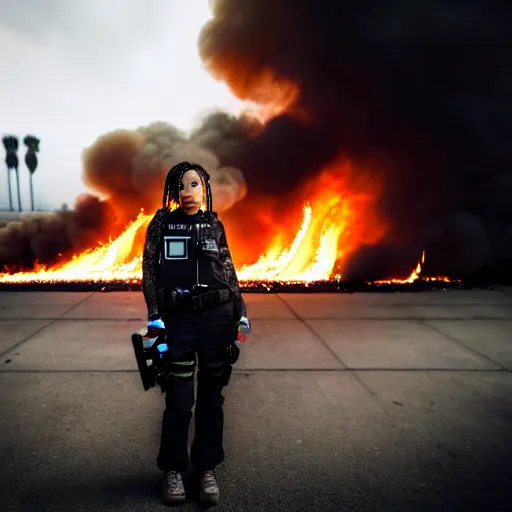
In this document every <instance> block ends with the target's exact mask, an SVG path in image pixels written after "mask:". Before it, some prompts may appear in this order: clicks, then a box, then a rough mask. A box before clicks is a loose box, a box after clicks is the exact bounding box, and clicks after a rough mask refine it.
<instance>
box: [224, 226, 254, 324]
mask: <svg viewBox="0 0 512 512" xmlns="http://www.w3.org/2000/svg"><path fill="white" fill-rule="evenodd" d="M217 222H218V224H219V240H218V246H219V259H220V261H221V262H222V264H223V265H224V269H225V272H226V277H227V280H228V284H229V287H230V288H231V290H232V291H233V293H234V294H235V303H236V307H237V312H238V314H239V316H241V317H242V316H245V317H247V308H246V305H245V301H244V299H243V298H242V294H241V293H240V284H239V282H238V276H237V275H236V269H235V265H234V264H233V259H232V257H231V252H230V250H229V245H228V241H227V237H226V230H225V229H224V224H222V222H221V221H220V220H217Z"/></svg>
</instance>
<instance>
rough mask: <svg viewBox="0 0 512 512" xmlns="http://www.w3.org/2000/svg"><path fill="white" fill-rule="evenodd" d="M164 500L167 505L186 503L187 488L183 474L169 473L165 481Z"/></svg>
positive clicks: (165, 476)
mask: <svg viewBox="0 0 512 512" xmlns="http://www.w3.org/2000/svg"><path fill="white" fill-rule="evenodd" d="M162 487H163V491H164V500H165V501H166V502H167V503H172V504H175V503H183V502H184V501H185V487H184V485H183V479H182V478H181V473H178V472H177V471H167V472H166V473H165V475H164V481H163V485H162Z"/></svg>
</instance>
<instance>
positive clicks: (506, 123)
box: [199, 0, 512, 278]
mask: <svg viewBox="0 0 512 512" xmlns="http://www.w3.org/2000/svg"><path fill="white" fill-rule="evenodd" d="M211 7H212V11H213V14H214V17H213V19H212V20H211V21H210V22H209V23H208V24H207V25H206V26H205V27H204V29H203V31H202V33H201V36H200V40H199V51H200V54H201V57H202V59H203V60H204V62H205V64H206V65H207V67H208V69H209V71H210V72H211V74H212V75H213V76H215V77H217V78H219V79H221V80H223V81H225V82H226V83H227V84H229V86H230V87H231V89H232V91H233V92H234V93H235V94H236V95H237V96H238V97H240V98H243V99H247V100H252V101H261V100H263V101H265V99H266V98H265V97H264V96H263V97H262V83H267V84H268V82H269V77H271V81H272V84H273V88H267V89H266V90H268V91H270V94H271V95H273V94H274V92H275V90H277V89H279V87H280V86H282V87H286V86H287V84H289V83H290V82H292V83H294V84H296V85H297V87H298V89H299V91H300V93H299V95H298V97H297V99H296V102H295V104H294V105H293V107H294V108H293V110H290V111H288V112H286V113H284V114H283V115H280V116H278V117H276V118H274V119H272V120H271V121H270V122H269V123H268V124H267V125H266V126H265V127H264V129H263V130H262V131H261V132H260V133H258V134H257V136H255V137H253V138H252V139H251V140H250V143H249V144H246V146H245V148H244V151H243V152H242V153H241V154H240V156H239V159H238V160H236V161H235V162H234V163H235V164H238V166H239V167H240V168H241V169H243V171H244V175H245V177H246V179H247V182H248V186H249V190H250V191H251V195H252V194H253V193H255V194H257V193H267V194H269V193H270V194H274V195H276V196H279V195H281V196H282V195H283V194H285V193H287V191H290V190H291V189H294V188H296V187H298V186H299V185H300V184H301V183H302V182H303V181H304V179H306V178H308V177H309V176H310V175H311V173H312V172H315V171H316V170H317V169H319V168H320V167H322V166H325V165H328V164H329V162H331V161H333V159H335V158H336V156H337V155H339V154H340V153H344V154H346V155H347V156H348V157H349V158H350V159H351V160H352V161H353V162H354V164H355V165H356V166H357V165H361V167H363V168H365V169H368V168H372V167H373V168H375V169H379V172H381V171H382V169H384V178H383V180H384V183H383V186H384V190H383V193H382V195H381V197H380V199H379V202H378V208H379V210H380V211H381V212H382V213H383V214H384V215H385V216H386V217H387V218H388V219H389V221H390V223H391V228H390V231H389V232H388V234H387V236H386V240H385V241H383V242H382V243H381V244H380V245H378V246H373V247H363V248H362V249H361V250H360V251H359V253H357V254H354V255H353V257H352V258H351V261H350V264H349V265H348V267H347V268H346V269H345V276H346V277H348V278H350V277H363V276H364V277H367V278H369V277H371V276H373V274H379V276H378V277H380V275H381V274H384V275H383V276H382V277H385V275H386V274H387V275H389V273H391V271H392V270H394V271H397V270H399V271H401V272H402V273H406V272H407V270H408V269H410V267H411V263H412V261H411V256H410V255H411V254H418V251H420V250H421V248H426V249H427V261H426V270H427V271H429V272H432V273H448V272H449V273H450V274H451V275H452V276H460V277H467V276H469V275H471V276H475V275H478V274H486V275H488V276H490V275H492V274H494V276H495V277H496V276H498V275H501V276H503V274H504V273H506V272H507V271H508V273H509V275H510V272H511V270H510V269H512V260H511V259H510V253H511V245H512V240H511V235H510V233H511V231H512V223H511V212H512V209H511V208H510V206H509V202H510V199H509V198H510V197H511V194H512V171H511V169H512V167H511V163H512V126H511V124H512V123H511V121H512V72H511V68H510V66H508V65H507V63H508V62H511V57H512V55H511V52H512V44H511V43H512V41H511V36H510V30H509V27H510V25H511V22H512V11H511V10H510V9H509V8H508V7H507V5H506V2H501V1H488V0H472V1H466V2H450V1H449V0H434V1H430V0H429V1H428V2H427V1H420V2H408V1H405V0H394V1H392V2H386V5H385V6H384V5H383V3H382V2H381V1H379V0H363V1H360V2H339V1H335V0H332V1H331V0H323V1H320V2H318V1H313V0H300V1H297V0H282V1H280V2H274V1H272V0H245V1H243V2H241V1H239V0H213V1H212V2H211ZM267 99H268V101H270V100H271V98H267ZM296 112H302V113H305V115H302V116H301V115H296ZM243 206H244V202H242V203H241V204H239V205H237V207H235V209H238V210H240V209H242V208H243ZM411 248H412V249H414V250H410V249H411ZM413 261H414V260H413ZM377 262H378V263H377ZM386 262H388V264H387V263H386ZM400 262H401V263H400Z"/></svg>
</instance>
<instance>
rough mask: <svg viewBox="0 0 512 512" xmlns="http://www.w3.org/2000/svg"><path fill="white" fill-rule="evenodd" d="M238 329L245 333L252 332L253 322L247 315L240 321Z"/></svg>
mask: <svg viewBox="0 0 512 512" xmlns="http://www.w3.org/2000/svg"><path fill="white" fill-rule="evenodd" d="M238 330H239V331H240V332H243V333H244V334H251V333H252V328H251V322H250V321H249V319H248V318H247V317H245V316H243V317H241V318H240V320H239V321H238Z"/></svg>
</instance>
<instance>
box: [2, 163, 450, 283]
mask: <svg viewBox="0 0 512 512" xmlns="http://www.w3.org/2000/svg"><path fill="white" fill-rule="evenodd" d="M352 171H353V169H352V168H351V165H350V164H349V163H347V162H344V163H341V164H338V165H336V166H334V168H331V169H329V170H326V171H324V172H322V173H321V174H320V175H319V176H318V177H317V178H315V179H314V180H312V181H310V182H309V183H308V184H307V185H306V186H305V187H304V189H303V194H302V195H304V196H306V197H309V198H310V199H309V200H303V199H300V200H301V201H302V205H303V206H302V219H301V221H300V223H298V222H297V221H295V228H294V227H293V224H291V223H288V225H286V223H285V225H281V226H280V229H279V230H278V231H277V235H276V236H274V238H273V240H272V242H271V243H270V244H269V246H268V250H267V251H266V252H265V254H264V255H262V256H261V257H260V258H259V259H258V260H257V261H256V262H255V263H253V264H245V265H242V266H241V267H240V268H239V269H238V271H237V273H238V277H239V280H240V281H241V282H242V283H244V282H246V283H247V282H254V281H258V282H260V283H265V282H283V283H304V284H305V285H306V286H307V284H308V283H311V282H315V281H325V280H330V279H337V280H341V279H342V273H341V274H334V272H335V268H336V267H339V268H342V267H343V263H344V261H345V260H346V258H347V256H348V255H349V254H351V253H352V252H353V251H354V250H355V249H357V248H358V247H359V246H360V245H361V244H362V243H370V244H371V243H377V242H378V241H379V240H381V239H382V237H383V236H384V235H385V233H386V230H387V226H386V223H385V222H383V221H382V220H381V219H379V218H378V217H377V216H376V214H375V211H374V201H375V199H376V198H377V196H378V189H377V188H376V187H375V184H373V183H370V182H364V180H363V181H361V176H362V174H361V172H360V171H359V173H358V175H357V178H358V181H359V182H358V184H357V186H355V188H356V189H357V190H358V192H357V193H355V192H353V191H352V192H351V191H350V188H349V178H350V179H351V177H352V178H353V172H352ZM352 181H354V180H352ZM356 181H357V180H356ZM176 206H177V205H173V208H175V207H176ZM151 218H152V215H146V214H144V212H143V211H141V213H140V214H139V215H138V216H137V218H136V219H135V220H134V221H133V222H131V223H130V224H129V225H128V226H127V227H126V229H125V230H124V231H123V233H122V234H121V235H120V236H119V237H118V238H116V239H115V240H113V241H112V240H111V241H110V242H109V243H107V244H104V245H100V246H99V247H97V248H96V249H91V250H88V251H86V252H84V253H82V254H79V255H76V256H74V257H73V258H72V259H71V260H70V261H68V262H66V263H62V264H60V265H54V266H53V267H45V266H42V265H40V266H37V267H36V268H35V270H34V271H31V272H20V273H16V274H8V273H3V274H0V282H1V283H4V284H8V283H59V282H60V283H62V282H65V283H71V282H82V283H83V282H85V283H87V282H90V283H103V282H104V283H107V282H126V283H134V284H137V283H140V281H141V278H142V243H143V242H142V240H143V237H141V236H140V234H142V235H143V234H144V230H145V229H146V228H147V225H148V224H149V222H150V220H151ZM297 224H299V228H298V229H297ZM294 233H295V236H294V237H293V234H294ZM137 241H138V242H137ZM233 252H234V253H235V254H236V243H235V244H234V251H233ZM424 262H425V252H423V255H422V258H421V261H419V262H418V265H417V266H416V268H415V269H414V271H413V272H412V273H411V275H410V276H409V277H407V278H405V279H389V280H384V281H377V282H376V283H375V284H405V283H412V282H414V281H416V280H418V279H420V278H421V279H424V280H430V281H433V280H444V281H449V279H447V278H423V277H422V276H421V274H422V268H423V264H424Z"/></svg>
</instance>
